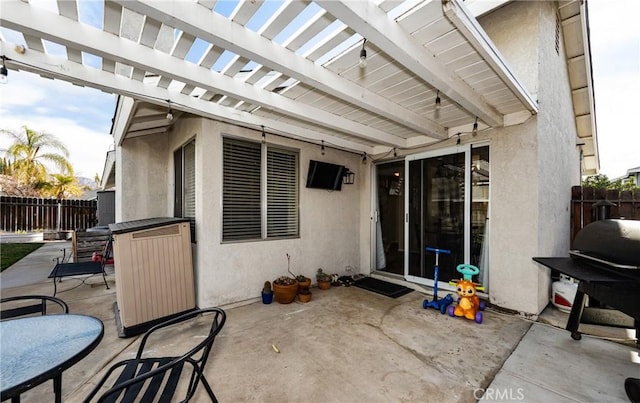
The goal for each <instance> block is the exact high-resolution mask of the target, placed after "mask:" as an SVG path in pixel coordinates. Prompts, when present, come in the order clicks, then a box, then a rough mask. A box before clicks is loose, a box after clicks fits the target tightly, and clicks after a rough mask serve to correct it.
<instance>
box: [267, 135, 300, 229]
mask: <svg viewBox="0 0 640 403" xmlns="http://www.w3.org/2000/svg"><path fill="white" fill-rule="evenodd" d="M297 172H298V154H297V153H295V152H292V151H288V150H279V149H275V148H272V147H268V148H267V238H277V237H286V236H297V235H298V176H297V175H296V173H297Z"/></svg>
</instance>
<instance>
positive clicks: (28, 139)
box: [0, 125, 73, 184]
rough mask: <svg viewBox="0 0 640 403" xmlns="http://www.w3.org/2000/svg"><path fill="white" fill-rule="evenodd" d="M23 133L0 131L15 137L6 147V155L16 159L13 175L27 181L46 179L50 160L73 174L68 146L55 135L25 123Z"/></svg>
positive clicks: (29, 182) (30, 182)
mask: <svg viewBox="0 0 640 403" xmlns="http://www.w3.org/2000/svg"><path fill="white" fill-rule="evenodd" d="M22 128H23V129H24V132H14V131H11V130H5V129H2V130H0V132H1V133H3V134H6V135H9V136H11V137H13V139H14V142H13V144H11V145H10V146H9V148H8V149H7V150H6V154H7V156H9V157H11V158H12V159H13V161H12V163H11V165H12V171H13V174H14V175H15V176H16V177H17V178H18V179H20V180H21V181H23V182H24V183H27V184H35V183H38V182H43V181H46V178H47V173H48V172H47V167H46V165H45V163H51V164H53V165H54V166H56V167H58V168H59V169H60V170H61V172H62V173H63V174H68V175H71V176H73V167H72V166H71V163H70V162H69V160H68V159H67V158H69V151H68V150H67V147H66V146H65V145H64V144H63V143H62V142H61V141H60V140H58V138H57V137H55V136H54V135H53V134H49V133H46V132H36V131H34V130H31V129H29V128H28V127H27V126H26V125H25V126H22Z"/></svg>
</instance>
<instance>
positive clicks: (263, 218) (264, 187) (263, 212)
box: [220, 135, 300, 244]
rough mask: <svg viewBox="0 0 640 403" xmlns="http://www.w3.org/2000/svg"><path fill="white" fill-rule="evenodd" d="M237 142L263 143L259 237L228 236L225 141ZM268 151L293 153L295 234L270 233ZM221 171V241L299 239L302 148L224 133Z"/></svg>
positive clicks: (261, 147)
mask: <svg viewBox="0 0 640 403" xmlns="http://www.w3.org/2000/svg"><path fill="white" fill-rule="evenodd" d="M228 141H231V142H236V143H238V144H242V143H244V144H247V145H253V146H255V145H256V144H258V145H259V146H260V189H259V193H260V195H259V198H260V228H261V230H260V236H259V237H256V238H236V239H234V238H229V237H227V238H225V171H224V170H225V156H224V154H225V144H227V143H226V142H228ZM269 151H276V152H282V153H285V154H290V155H293V156H294V168H293V169H292V172H293V173H294V175H295V178H294V179H293V181H290V182H291V183H292V184H293V185H294V188H295V189H294V193H295V194H294V196H293V199H294V200H293V204H294V205H295V207H294V210H295V233H293V232H290V233H287V234H285V235H277V236H273V235H271V236H269V223H268V213H269V211H268V208H269V205H268V202H269V200H268V189H269V183H270V180H269V170H268V162H269V161H268V159H269ZM221 153H222V172H221V186H220V189H221V191H220V198H221V202H220V205H221V212H220V240H221V243H222V244H227V243H241V242H258V241H270V240H282V239H296V238H300V150H299V149H297V148H293V147H287V146H283V145H278V144H271V143H266V142H264V141H263V142H260V141H255V140H251V139H247V138H244V137H236V136H230V135H225V136H223V137H222V151H221Z"/></svg>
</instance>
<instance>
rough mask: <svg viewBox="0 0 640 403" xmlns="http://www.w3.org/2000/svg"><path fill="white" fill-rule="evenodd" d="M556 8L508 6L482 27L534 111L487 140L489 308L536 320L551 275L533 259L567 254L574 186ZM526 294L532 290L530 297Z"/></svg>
mask: <svg viewBox="0 0 640 403" xmlns="http://www.w3.org/2000/svg"><path fill="white" fill-rule="evenodd" d="M555 13H556V5H555V3H553V2H513V3H510V4H508V5H507V6H505V7H502V8H500V9H499V10H497V11H495V12H494V13H492V14H490V15H488V16H487V17H485V18H483V19H481V20H480V22H481V24H482V26H483V28H484V29H485V31H486V32H487V33H488V34H489V36H490V38H491V40H492V41H493V42H494V44H495V45H496V46H497V48H498V49H499V51H500V52H501V54H502V55H503V57H504V58H505V59H506V60H507V62H508V64H509V65H510V66H511V67H512V69H513V71H514V73H515V74H516V76H517V77H518V78H520V79H521V80H522V82H523V83H524V84H525V85H526V86H527V89H528V90H529V92H530V93H531V94H532V96H533V97H534V99H537V101H538V106H539V112H538V114H537V115H536V116H534V117H532V118H531V119H529V121H527V122H525V123H524V124H522V125H518V126H513V127H507V128H504V129H500V130H495V131H492V132H491V133H490V138H491V165H492V171H491V211H492V214H491V252H490V253H491V269H490V270H491V271H490V280H489V281H490V286H491V294H490V298H491V302H492V303H494V304H496V305H499V306H502V307H505V308H509V309H513V310H516V311H520V312H525V313H530V314H538V313H540V312H541V311H542V310H543V309H544V308H545V307H546V306H547V304H548V302H549V295H550V276H549V272H548V270H547V269H545V268H542V267H540V266H539V265H537V264H535V263H533V262H532V260H531V258H532V257H534V256H563V255H566V253H567V250H568V247H569V222H570V213H569V203H570V196H571V195H570V188H571V186H572V185H573V184H575V183H576V181H577V182H578V183H579V152H578V149H577V147H576V136H577V134H576V131H575V123H574V117H573V110H572V102H571V92H570V89H569V84H568V74H567V69H566V59H565V57H564V51H563V47H562V41H561V43H560V45H561V46H560V54H557V53H556V50H555V21H556V14H555ZM531 290H537V292H532V291H531Z"/></svg>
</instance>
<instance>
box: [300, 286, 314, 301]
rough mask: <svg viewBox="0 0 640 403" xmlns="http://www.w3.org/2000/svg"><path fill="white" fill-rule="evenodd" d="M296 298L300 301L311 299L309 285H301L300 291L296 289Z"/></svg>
mask: <svg viewBox="0 0 640 403" xmlns="http://www.w3.org/2000/svg"><path fill="white" fill-rule="evenodd" d="M298 300H299V301H300V302H302V303H305V302H309V301H311V290H309V287H308V286H307V287H302V289H301V290H300V291H298Z"/></svg>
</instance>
